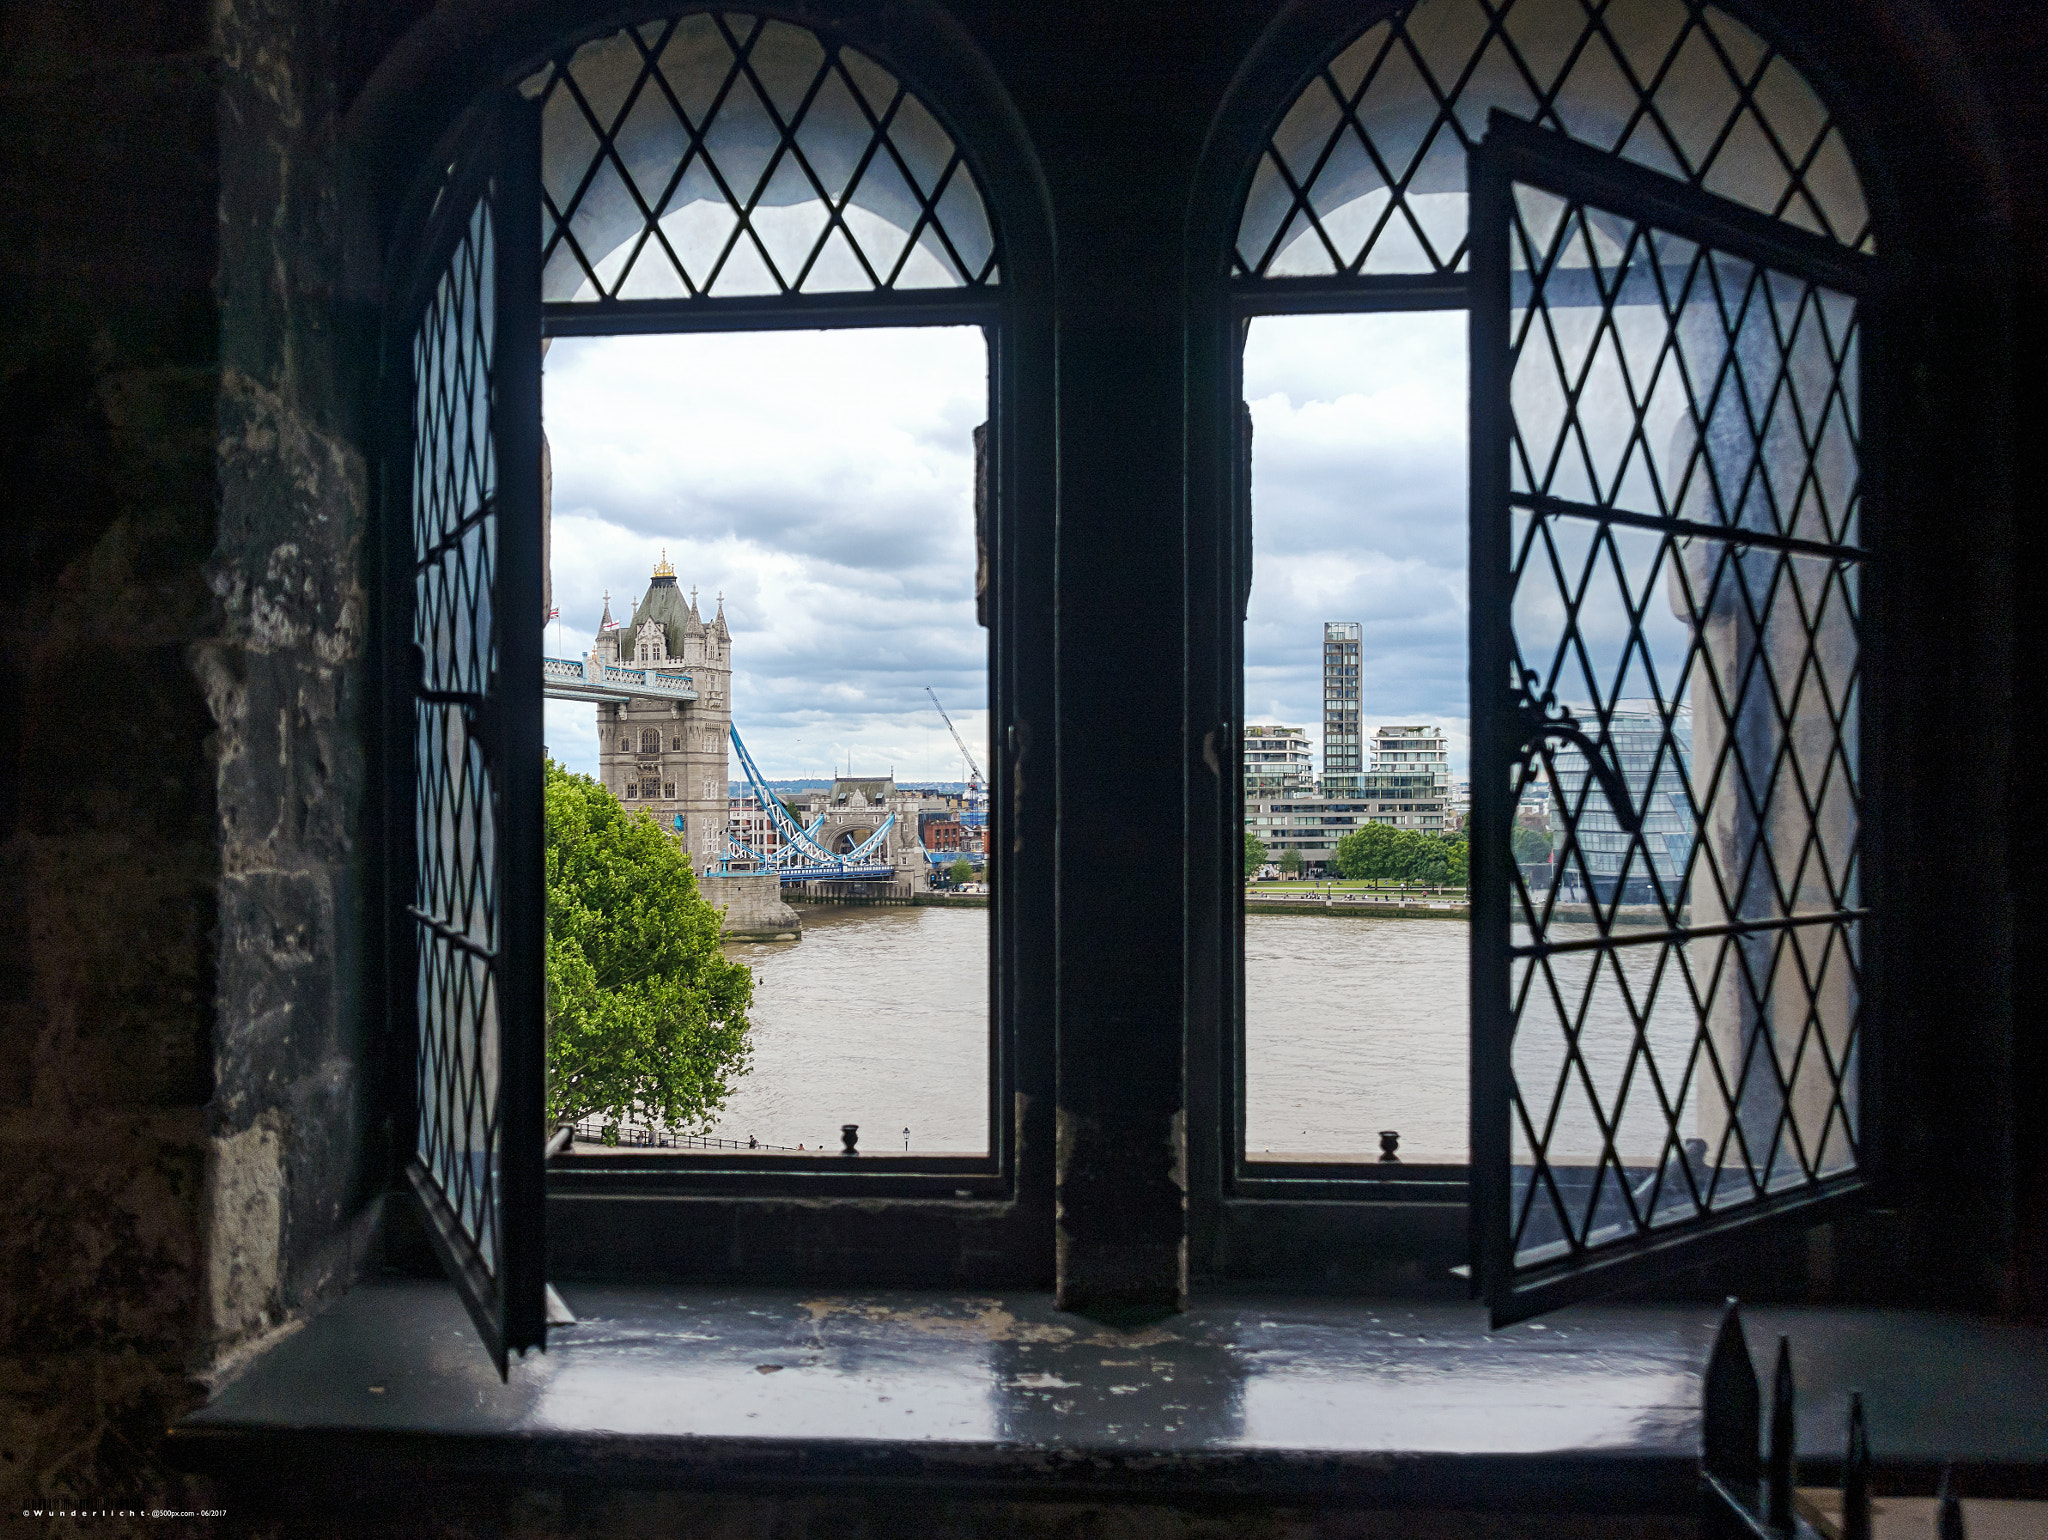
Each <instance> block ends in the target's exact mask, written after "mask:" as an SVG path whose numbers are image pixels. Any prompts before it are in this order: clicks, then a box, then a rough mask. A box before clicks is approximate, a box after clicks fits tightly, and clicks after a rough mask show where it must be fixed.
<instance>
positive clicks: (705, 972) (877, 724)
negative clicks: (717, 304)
mask: <svg viewBox="0 0 2048 1540" xmlns="http://www.w3.org/2000/svg"><path fill="white" fill-rule="evenodd" d="M987 373H988V360H987V351H986V344H985V341H984V337H983V334H982V332H981V330H980V329H979V328H975V327H923V328H875V329H853V330H840V331H803V332H800V331H777V332H759V333H710V334H701V333H700V334H681V335H662V336H624V337H599V338H561V339H557V340H555V341H554V342H553V343H552V345H551V347H550V350H549V353H548V356H547V359H546V375H545V398H544V405H545V415H546V425H547V432H548V439H549V444H550V448H551V454H552V470H553V487H552V515H551V520H550V543H551V559H550V564H551V571H552V580H553V599H552V603H553V606H554V610H553V613H552V614H551V615H550V618H549V621H548V626H547V633H546V647H545V652H546V653H547V656H548V658H549V662H548V664H547V671H548V678H547V685H548V694H549V700H548V705H547V742H548V754H549V757H550V759H551V761H552V762H553V766H554V769H553V770H551V773H550V792H549V795H550V805H549V835H550V861H551V863H552V864H551V875H550V881H551V889H550V980H549V983H550V990H551V1002H550V1015H551V1036H550V1076H551V1086H550V1090H551V1096H552V1098H553V1105H552V1107H551V1111H552V1112H553V1113H554V1115H555V1116H556V1117H557V1118H558V1119H561V1120H566V1121H571V1122H574V1123H575V1125H576V1128H577V1135H576V1138H577V1147H578V1148H583V1147H591V1148H601V1147H604V1146H606V1145H607V1144H610V1143H612V1142H615V1141H616V1142H618V1143H623V1144H629V1145H636V1146H642V1147H651V1148H655V1149H671V1150H679V1151H688V1150H693V1149H698V1150H701V1149H705V1148H728V1149H730V1148H734V1147H737V1148H741V1149H748V1150H754V1151H760V1152H768V1153H775V1152H782V1151H787V1152H789V1153H792V1154H794V1153H797V1152H799V1151H801V1152H803V1153H806V1154H809V1153H813V1152H818V1151H826V1152H830V1153H837V1152H838V1151H840V1150H841V1148H842V1145H843V1135H842V1130H843V1128H844V1127H845V1126H846V1125H854V1126H855V1127H856V1128H857V1129H858V1134H857V1140H858V1149H859V1150H860V1152H861V1153H862V1154H864V1155H886V1154H897V1155H902V1154H905V1153H909V1154H912V1155H919V1154H948V1155H959V1154H982V1153H985V1152H986V1151H987V1149H988V1146H989V1130H988V1112H989V1066H990V1040H989V1021H988V918H989V913H988V908H987V903H988V899H987V891H988V887H987V876H988V872H987V858H986V854H985V834H986V829H987V803H986V783H985V781H984V780H983V773H984V769H985V766H986V764H987V755H986V751H985V745H986V742H987V737H988V717H987V704H988V693H987V690H988V687H987V633H986V631H984V630H983V629H982V628H981V627H980V625H979V624H978V623H977V619H976V612H975V567H976V560H975V558H976V552H975V522H974V484H975V473H976V451H975V435H976V429H977V427H978V426H979V425H980V424H981V423H983V422H984V420H985V419H986V416H987V400H988V391H987ZM605 830H609V831H613V832H615V833H616V834H617V836H618V837H619V839H621V840H623V841H624V842H625V845H623V846H622V847H621V853H619V854H617V855H615V856H614V855H609V854H607V855H603V856H602V858H601V859H602V860H616V862H617V863H618V864H617V869H616V870H598V871H595V872H594V873H593V870H592V863H593V862H598V861H600V856H599V855H597V854H593V852H594V851H595V850H596V847H597V845H598V843H599V838H598V836H599V833H600V832H601V831H605ZM626 846H630V849H628V848H625V847H626ZM572 889H573V890H574V891H573V892H572V891H571V890H572ZM685 889H688V890H689V891H688V892H687V893H686V892H685V891H684V890H685ZM698 898H701V899H702V900H703V901H704V903H701V904H700V903H698V902H696V900H697V899H698ZM600 905H602V906H607V907H605V908H604V912H603V915H602V917H601V919H600V918H599V917H597V916H595V914H594V912H593V910H594V907H595V906H600ZM664 905H666V906H667V907H665V908H664V907H663V906H664ZM706 905H708V907H706ZM592 935H601V936H602V937H603V938H604V939H603V940H602V941H597V942H592V943H591V944H590V945H589V946H586V947H583V948H581V950H582V951H583V952H584V953H586V954H587V955H588V960H589V964H590V966H592V967H593V968H594V969H595V970H596V972H597V973H598V974H599V975H601V976H600V977H599V978H598V979H597V980H596V982H597V983H598V984H600V985H603V986H604V987H603V989H601V990H596V991H593V992H592V998H593V1000H598V1001H599V1002H600V1005H599V1006H597V1007H593V1009H592V1011H591V1012H589V1013H588V1014H589V1016H590V1019H589V1020H587V1021H586V1020H584V1019H583V1018H579V1017H572V1013H570V1012H568V1011H566V1010H565V1009H564V1008H563V1006H562V1001H563V1000H564V999H568V998H570V997H571V996H572V995H573V991H574V989H575V987H576V985H577V980H578V977H579V975H578V971H577V970H578V968H579V967H581V966H583V964H582V963H580V962H579V961H578V959H577V958H576V957H564V956H561V955H558V954H562V953H566V952H567V951H569V950H571V948H570V945H569V944H570V942H571V940H572V939H573V938H575V937H587V936H592ZM636 935H637V936H642V938H643V941H644V944H643V945H641V946H640V948H639V949H638V950H635V948H634V947H632V946H628V945H625V944H623V943H621V942H618V941H617V940H616V938H618V937H620V936H628V937H631V936H636ZM663 948H666V949H667V950H666V951H663V950H661V949H663ZM657 952H659V956H657ZM671 953H673V955H671ZM607 969H609V974H607ZM635 970H647V971H648V973H649V976H650V977H658V978H660V979H664V980H669V981H672V982H674V983H676V984H679V985H680V986H681V989H682V993H679V994H671V993H664V992H663V988H667V987H668V986H667V985H664V986H663V988H649V989H647V990H646V991H644V992H643V993H641V994H638V995H636V994H634V992H633V989H632V987H631V984H632V980H633V978H634V977H635ZM565 1023H567V1024H568V1025H565ZM572 1027H573V1030H571V1028H572ZM579 1034H580V1035H579ZM579 1045H582V1046H579Z"/></svg>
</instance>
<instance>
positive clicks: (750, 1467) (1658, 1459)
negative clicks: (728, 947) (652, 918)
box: [170, 1281, 2048, 1514]
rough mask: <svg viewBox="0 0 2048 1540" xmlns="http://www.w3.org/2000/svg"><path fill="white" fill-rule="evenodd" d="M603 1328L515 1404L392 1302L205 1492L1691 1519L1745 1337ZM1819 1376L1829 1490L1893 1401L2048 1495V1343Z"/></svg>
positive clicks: (1281, 1315)
mask: <svg viewBox="0 0 2048 1540" xmlns="http://www.w3.org/2000/svg"><path fill="white" fill-rule="evenodd" d="M562 1292H563V1294H564V1296H565V1297H566V1299H567V1301H568V1304H569V1306H570V1308H571V1309H572V1310H574V1311H575V1312H576V1313H577V1316H578V1323H577V1324H576V1325H575V1326H572V1327H566V1328H557V1329H556V1330H555V1331H554V1332H552V1333H551V1334H550V1335H551V1341H552V1346H551V1347H550V1350H549V1351H548V1352H547V1353H546V1354H545V1355H541V1354H535V1355H530V1356H529V1357H528V1359H527V1360H526V1361H525V1362H524V1363H520V1364H515V1366H514V1367H513V1370H512V1374H511V1379H510V1382H509V1383H503V1382H500V1380H499V1379H498V1376H497V1373H496V1371H495V1370H494V1369H493V1368H492V1366H491V1364H490V1362H489V1360H488V1359H487V1357H486V1356H485V1353H484V1351H483V1349H482V1347H481V1346H480V1345H479V1344H478V1342H477V1340H476V1337H475V1334H474V1332H473V1330H472V1329H471V1327H470V1324H469V1321H468V1319H467V1317H466V1316H465V1315H464V1313H463V1310H462V1307H461V1305H460V1304H459V1303H458V1302H457V1300H456V1298H455V1296H454V1294H453V1292H452V1291H451V1290H450V1289H449V1288H448V1287H447V1286H446V1285H443V1284H440V1283H427V1282H412V1281H379V1282H375V1283H369V1284H365V1285H363V1286H361V1287H358V1288H357V1289H356V1290H355V1291H354V1292H353V1293H351V1294H350V1295H348V1296H347V1297H346V1298H345V1299H343V1300H341V1301H340V1302H339V1303H338V1304H337V1305H336V1306H335V1307H334V1308H333V1309H332V1310H330V1311H329V1312H327V1313H326V1314H325V1315H323V1316H321V1317H319V1318H318V1319H316V1320H314V1321H312V1322H310V1323H309V1324H308V1325H307V1326H306V1327H305V1328H304V1329H303V1330H300V1331H298V1332H296V1333H295V1334H294V1335H292V1336H291V1337H289V1338H287V1339H285V1340H284V1341H282V1342H280V1343H279V1344H278V1345H277V1346H275V1347H273V1348H272V1349H270V1350H269V1351H268V1352H266V1353H265V1354H263V1355H262V1356H261V1357H259V1358H257V1359H256V1360H255V1361H254V1362H253V1363H252V1364H251V1365H250V1366H249V1367H248V1368H247V1369H246V1370H245V1371H244V1372H243V1373H242V1374H241V1375H240V1376H239V1377H237V1378H236V1379H235V1380H234V1381H233V1382H232V1383H230V1384H228V1385H226V1386H225V1387H223V1388H222V1389H220V1390H219V1391H218V1392H217V1393H216V1395H215V1396H214V1398H213V1400H212V1401H211V1403H210V1404H209V1405H208V1406H206V1407H205V1408H204V1409H203V1410H201V1411H199V1412H196V1413H194V1414H193V1415H192V1416H190V1417H188V1418H186V1419H185V1420H184V1421H183V1422H181V1423H180V1424H179V1425H178V1426H177V1427H176V1428H175V1429H174V1430H173V1431H172V1434H171V1441H170V1446H171V1448H172V1450H173V1451H174V1455H175V1457H176V1458H177V1459H178V1460H179V1462H180V1463H181V1464H183V1465H184V1466H186V1467H187V1468H189V1469H194V1470H200V1471H207V1472H210V1473H213V1474H215V1475H217V1476H220V1477H221V1478H223V1479H224V1480H227V1481H229V1482H231V1483H232V1482H234V1481H241V1482H245V1483H247V1482H255V1483H258V1484H266V1483H268V1484H284V1483H289V1484H291V1485H292V1486H293V1487H294V1488H295V1489H296V1490H299V1491H302V1492H305V1493H306V1494H307V1495H309V1496H310V1495H312V1494H313V1493H316V1492H318V1491H320V1490H323V1489H329V1490H331V1489H334V1488H338V1487H339V1488H360V1487H361V1486H362V1485H363V1484H364V1483H366V1482H367V1483H371V1484H376V1483H384V1484H388V1485H396V1486H404V1485H408V1484H410V1485H417V1484H419V1483H423V1482H432V1483H441V1482H477V1481H483V1482H513V1481H517V1482H518V1483H520V1484H523V1485H535V1484H539V1485H552V1484H570V1485H574V1484H577V1483H602V1484H607V1485H614V1486H617V1485H629V1486H649V1487H661V1486H691V1487H740V1488H745V1487H760V1486H776V1487H781V1486H785V1485H790V1484H796V1485H803V1486H846V1487H873V1486H884V1487H886V1486H891V1485H905V1484H914V1485H916V1486H918V1487H920V1488H944V1489H949V1490H956V1491H960V1492H963V1493H968V1492H974V1491H983V1492H988V1493H990V1494H1004V1495H1013V1496H1014V1495H1030V1494H1038V1495H1045V1496H1084V1495H1085V1496H1103V1497H1107V1496H1111V1495H1118V1496H1124V1497H1137V1498H1151V1499H1168V1500H1182V1499H1204V1498H1225V1499H1228V1498H1239V1499H1256V1500H1260V1501H1272V1502H1288V1503H1299V1502H1316V1503H1320V1502H1330V1501H1336V1502H1342V1503H1346V1504H1358V1505H1365V1506H1375V1507H1409V1508H1456V1509H1494V1510H1513V1511H1527V1512H1603V1511H1604V1512H1633V1513H1639V1514H1648V1513H1665V1514H1679V1513H1684V1512H1686V1511H1687V1510H1689V1508H1690V1506H1691V1504H1692V1501H1693V1489H1694V1472H1695V1459H1696V1456H1697V1451H1698V1406H1699V1370H1700V1367H1701V1365H1702V1364H1703V1363H1704V1361H1705V1358H1706V1353H1707V1348H1708V1344H1709V1342H1710V1340H1711V1335H1712V1330H1713V1325H1714V1319H1715V1312H1714V1311H1713V1310H1711V1309H1709V1308H1706V1307H1700V1306H1611V1307H1579V1308H1575V1309H1572V1310H1567V1311H1563V1312H1560V1313H1559V1314H1557V1315H1555V1316H1553V1317H1550V1318H1549V1319H1547V1320H1545V1321H1542V1322H1535V1323H1529V1324H1525V1325H1522V1326H1518V1327H1514V1328H1511V1329H1509V1330H1506V1331H1502V1332H1498V1333H1490V1332H1488V1331H1487V1330H1486V1329H1485V1325H1484V1321H1483V1318H1482V1316H1481V1315H1480V1313H1479V1311H1478V1309H1477V1308H1476V1307H1472V1306H1466V1305H1444V1304H1425V1303H1407V1302H1394V1301H1358V1300H1347V1301H1330V1300H1320V1299H1300V1298H1278V1297H1258V1296H1246V1295H1237V1296H1221V1297H1217V1298H1213V1299H1207V1300H1204V1301H1202V1302H1200V1303H1198V1304H1197V1306H1196V1307H1195V1308H1194V1309H1192V1310H1190V1311H1189V1312H1188V1313H1187V1314H1185V1315H1182V1316H1177V1317H1174V1318H1172V1319H1169V1320H1167V1321H1165V1322H1162V1323H1160V1324H1157V1325H1155V1326H1151V1327H1148V1328H1145V1329H1142V1330H1137V1331H1120V1330H1116V1329H1113V1328H1110V1327H1106V1326H1102V1325H1099V1324H1097V1323H1095V1322H1093V1321H1090V1320H1087V1319H1085V1318H1083V1317H1079V1316H1074V1315H1068V1314H1064V1313H1062V1312H1060V1311H1058V1310H1055V1309H1054V1308H1053V1306H1052V1304H1051V1301H1050V1300H1049V1299H1048V1298H1047V1297H1046V1296H1043V1295H1029V1294H1024V1295H1008V1296H1002V1297H995V1296H973V1297H963V1296H960V1295H950V1294H939V1293H909V1292H886V1293H866V1294H834V1293H831V1292H829V1291H816V1292H809V1293H806V1292H802V1291H798V1290H789V1289H777V1290H765V1289H764V1290H748V1291H738V1290H714V1289H698V1288H645V1287H626V1286H617V1285H589V1284H586V1285H575V1284H571V1285H565V1286H564V1287H563V1290H562ZM1745 1318H1746V1322H1747V1325H1748V1328H1749V1331H1750V1333H1751V1342H1752V1350H1753V1351H1754V1352H1756V1354H1757V1355H1758V1358H1759V1360H1760V1362H1763V1363H1766V1364H1767V1363H1768V1362H1769V1358H1770V1349H1771V1347H1772V1345H1773V1344H1774V1341H1775V1338H1776V1336H1777V1335H1778V1334H1779V1333H1780V1332H1783V1333H1785V1334H1786V1335H1788V1336H1790V1338H1791V1339H1792V1344H1793V1353H1794V1362H1795V1365H1796V1367H1797V1371H1798V1376H1799V1381H1800V1399H1799V1408H1800V1427H1799V1435H1800V1448H1801V1454H1802V1458H1803V1460H1804V1461H1805V1462H1806V1464H1805V1468H1804V1475H1805V1478H1806V1479H1808V1480H1816V1479H1819V1480H1825V1479H1827V1476H1828V1473H1829V1467H1830V1466H1831V1464H1832V1463H1833V1462H1834V1461H1836V1460H1837V1459H1838V1458H1839V1452H1840V1446H1841V1430H1842V1427H1843V1421H1844V1412H1845V1406H1846V1401H1847V1394H1848V1391H1849V1389H1850V1387H1851V1386H1854V1387H1856V1388H1858V1389H1861V1390H1862V1391H1863V1393H1864V1398H1865V1401H1866V1404H1867V1406H1868V1409H1869V1416H1870V1425H1871V1434H1872V1443H1873V1448H1874V1450H1875V1453H1876V1457H1877V1460H1878V1463H1879V1466H1880V1468H1881V1471H1883V1472H1884V1473H1886V1474H1887V1475H1888V1477H1889V1478H1890V1479H1891V1480H1893V1481H1894V1482H1897V1483H1900V1484H1902V1485H1904V1486H1907V1487H1910V1485H1911V1484H1912V1483H1913V1482H1915V1481H1918V1480H1923V1479H1926V1480H1931V1473H1932V1471H1933V1469H1934V1468H1935V1467H1936V1466H1937V1465H1938V1464H1939V1462H1941V1461H1942V1460H1954V1461H1956V1462H1957V1465H1958V1467H1959V1469H1961V1470H1963V1471H1966V1472H1969V1473H1971V1481H1972V1485H1971V1486H1970V1487H1969V1488H1968V1490H1971V1491H1973V1492H1976V1493H1980V1494H1982V1495H2029V1494H2033V1493H2035V1492H2037V1491H2039V1490H2040V1489H2041V1488H2042V1487H2043V1485H2044V1482H2048V1330H2042V1329H2039V1328H2031V1327H2025V1326H2018V1325H2013V1324H2009V1323H2002V1322H1995V1321H1986V1320H1981V1319H1976V1318H1969V1317H1961V1316H1953V1315H1937V1314H1932V1313H1918V1312H1905V1311H1876V1310H1869V1311H1862V1310H1838V1309H1818V1308H1787V1309H1772V1308H1757V1309H1754V1310H1749V1311H1746V1312H1745Z"/></svg>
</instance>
